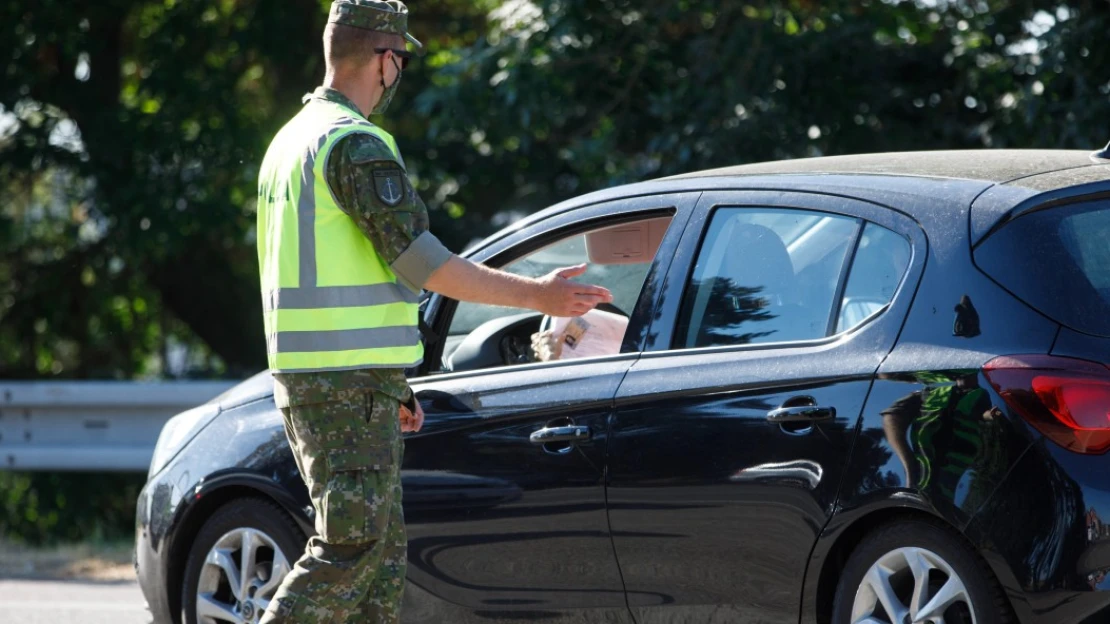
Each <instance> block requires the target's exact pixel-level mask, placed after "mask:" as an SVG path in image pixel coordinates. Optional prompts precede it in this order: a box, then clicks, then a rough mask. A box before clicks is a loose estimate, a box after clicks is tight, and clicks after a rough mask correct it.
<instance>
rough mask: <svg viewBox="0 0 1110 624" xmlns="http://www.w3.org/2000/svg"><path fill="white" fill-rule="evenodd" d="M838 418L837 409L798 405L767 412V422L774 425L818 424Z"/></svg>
mask: <svg viewBox="0 0 1110 624" xmlns="http://www.w3.org/2000/svg"><path fill="white" fill-rule="evenodd" d="M833 418H836V408H835V407H820V406H818V405H798V406H795V407H780V408H778V409H773V410H771V411H769V412H767V420H768V421H770V422H773V423H777V424H781V423H797V422H817V421H821V420H832V419H833Z"/></svg>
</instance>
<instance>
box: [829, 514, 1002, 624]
mask: <svg viewBox="0 0 1110 624" xmlns="http://www.w3.org/2000/svg"><path fill="white" fill-rule="evenodd" d="M1009 614H1010V609H1009V605H1008V604H1007V602H1006V597H1005V595H1004V594H1003V592H1002V590H1001V588H999V586H998V583H997V582H996V581H995V580H994V576H993V575H992V574H991V572H990V570H988V569H987V568H986V566H985V565H984V564H983V563H982V562H981V561H980V560H979V559H978V558H977V557H976V556H975V554H974V553H973V552H971V551H970V550H969V549H968V548H967V547H966V546H965V545H964V544H963V543H962V542H961V541H960V540H959V538H958V537H957V536H955V535H953V534H951V533H950V532H948V531H946V530H945V529H943V528H941V527H938V526H936V525H934V524H931V523H929V522H924V521H919V520H909V521H902V522H897V523H894V524H890V525H887V526H885V527H882V528H880V529H878V530H876V531H875V532H873V533H871V534H870V535H868V536H867V537H865V538H864V539H863V541H862V542H860V544H859V546H858V547H857V548H856V550H855V551H854V552H853V553H852V556H851V557H849V559H848V563H847V565H845V567H844V572H843V574H842V575H841V577H840V583H839V584H838V586H837V589H836V600H835V602H834V606H833V624H1007V623H1009V622H1011V621H1012V620H1011V619H1010V617H1009Z"/></svg>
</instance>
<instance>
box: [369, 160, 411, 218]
mask: <svg viewBox="0 0 1110 624" xmlns="http://www.w3.org/2000/svg"><path fill="white" fill-rule="evenodd" d="M404 178H405V174H404V172H403V171H401V169H400V168H394V167H390V168H388V169H375V170H374V193H375V194H377V196H378V199H380V200H381V202H382V203H383V204H385V205H386V206H389V207H390V208H392V207H394V206H397V205H398V204H400V203H401V202H402V201H404V199H405V193H406V191H405V182H404Z"/></svg>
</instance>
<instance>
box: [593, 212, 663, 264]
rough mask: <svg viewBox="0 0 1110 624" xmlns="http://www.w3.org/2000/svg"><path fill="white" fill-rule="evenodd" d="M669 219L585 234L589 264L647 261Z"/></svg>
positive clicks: (657, 246)
mask: <svg viewBox="0 0 1110 624" xmlns="http://www.w3.org/2000/svg"><path fill="white" fill-rule="evenodd" d="M670 223H671V217H660V218H658V219H648V220H646V221H636V222H634V223H623V224H621V225H614V226H613V227H608V228H605V229H604V230H598V231H596V232H590V233H589V234H587V235H586V253H587V254H588V255H589V258H590V262H591V263H593V264H640V263H644V262H651V260H652V259H653V258H654V257H655V252H656V251H657V250H658V249H659V243H661V242H662V241H663V235H664V234H666V232H667V226H668V225H670Z"/></svg>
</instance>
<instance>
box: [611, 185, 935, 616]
mask: <svg viewBox="0 0 1110 624" xmlns="http://www.w3.org/2000/svg"><path fill="white" fill-rule="evenodd" d="M923 249H924V237H923V235H922V233H921V232H920V230H919V229H918V228H917V227H916V225H914V224H913V222H912V221H910V220H909V219H908V218H906V217H904V216H902V215H899V214H896V213H895V212H893V211H891V210H888V209H885V208H881V207H877V206H874V205H871V204H866V203H864V202H859V201H853V200H849V199H846V198H841V197H826V196H821V195H814V194H801V193H777V192H774V193H772V192H755V191H753V192H707V193H705V194H704V195H702V197H701V199H700V201H699V205H698V208H697V210H696V212H695V215H694V216H693V217H692V218H691V221H690V223H689V224H688V226H687V228H686V233H685V236H684V237H683V240H682V241H681V243H680V246H679V252H678V255H677V257H676V258H675V260H674V262H673V263H672V266H671V271H670V272H669V275H668V277H667V280H666V284H665V286H664V288H663V290H664V295H663V297H662V298H661V302H662V304H661V307H660V309H659V312H658V317H659V318H658V320H657V321H656V322H655V323H654V324H653V325H652V327H651V328H650V330H649V332H648V336H647V343H648V345H649V346H648V348H647V349H645V353H644V354H643V355H642V357H641V358H639V359H638V360H637V361H636V362H635V363H634V364H633V366H632V367H631V368H630V370H629V372H628V374H627V376H626V378H625V379H624V381H623V382H622V383H621V385H620V388H619V390H618V393H617V397H616V410H615V415H614V418H613V420H612V426H611V429H610V434H609V477H608V501H609V510H610V525H611V529H612V531H613V540H614V544H615V548H616V551H617V556H618V560H619V562H620V567H621V572H622V575H623V578H624V581H625V584H626V588H627V591H628V599H629V606H630V608H631V609H632V611H633V614H634V615H635V616H636V619H637V622H639V624H648V623H651V622H701V623H710V622H712V623H716V622H763V623H767V624H772V623H780V622H781V623H786V622H791V623H792V624H793V623H796V622H798V618H799V604H800V596H801V591H802V582H803V578H805V572H806V566H807V563H808V561H809V556H810V552H811V550H812V548H813V545H814V543H815V541H816V539H817V536H818V534H819V533H820V532H821V530H822V527H824V526H825V524H826V522H827V520H828V519H829V516H830V514H831V513H832V510H833V508H834V506H835V502H836V495H837V487H838V484H839V481H840V475H841V472H842V469H843V467H844V463H845V461H846V460H847V458H848V456H849V451H850V450H851V446H852V443H853V438H854V434H855V431H856V425H857V420H858V417H859V414H860V411H861V409H862V406H863V404H864V401H865V399H866V397H867V393H868V391H869V388H870V385H871V380H872V376H873V374H874V373H875V371H876V369H877V367H878V365H879V363H880V362H881V361H882V359H883V357H884V356H885V355H886V354H887V353H888V352H889V350H890V349H891V348H892V346H893V343H894V341H895V337H896V335H897V333H898V330H899V328H900V327H901V322H902V319H903V318H904V316H905V312H906V310H907V309H908V308H907V306H908V304H909V301H910V299H911V298H912V295H913V287H911V286H907V284H915V283H916V279H917V277H916V276H917V275H919V274H920V269H921V266H923V256H922V255H921V254H920V253H918V254H916V255H915V254H914V251H915V250H917V251H919V252H920V251H921V250H923Z"/></svg>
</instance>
